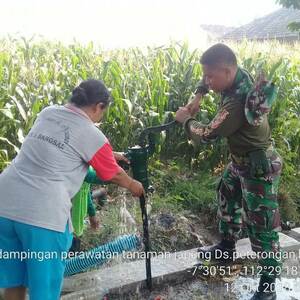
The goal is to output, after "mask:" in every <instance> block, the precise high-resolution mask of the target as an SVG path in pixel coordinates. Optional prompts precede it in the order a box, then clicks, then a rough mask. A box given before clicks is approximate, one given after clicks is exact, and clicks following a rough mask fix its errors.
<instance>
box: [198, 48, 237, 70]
mask: <svg viewBox="0 0 300 300" xmlns="http://www.w3.org/2000/svg"><path fill="white" fill-rule="evenodd" d="M200 63H201V64H202V65H207V66H212V67H215V66H218V65H221V64H226V65H231V66H236V65H237V59H236V56H235V54H234V52H233V51H232V50H231V49H230V48H229V47H228V46H226V45H224V44H222V43H218V44H215V45H213V46H212V47H210V48H208V49H207V50H206V51H205V52H204V53H203V54H202V56H201V59H200Z"/></svg>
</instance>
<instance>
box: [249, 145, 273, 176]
mask: <svg viewBox="0 0 300 300" xmlns="http://www.w3.org/2000/svg"><path fill="white" fill-rule="evenodd" d="M249 159H250V175H251V176H252V177H263V176H266V175H268V174H270V173H271V163H270V160H269V159H268V158H267V156H266V151H264V150H256V151H252V152H250V153H249Z"/></svg>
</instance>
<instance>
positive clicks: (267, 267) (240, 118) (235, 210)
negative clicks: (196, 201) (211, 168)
mask: <svg viewBox="0 0 300 300" xmlns="http://www.w3.org/2000/svg"><path fill="white" fill-rule="evenodd" d="M200 62H201V64H202V67H203V73H204V77H203V78H204V79H203V80H202V82H201V84H200V85H199V86H198V88H197V90H196V92H195V94H196V95H195V98H194V100H193V101H192V102H191V103H189V104H188V105H187V106H185V107H181V108H180V109H179V110H178V111H177V113H176V120H177V121H178V122H180V123H183V126H184V128H185V130H186V132H187V134H188V136H189V137H190V138H191V139H192V140H193V141H195V142H199V141H200V142H204V143H208V142H213V141H215V140H216V139H217V138H219V137H226V138H227V141H228V146H229V150H230V155H231V162H230V163H229V165H228V166H227V168H226V170H225V172H224V174H223V176H222V178H221V181H220V183H219V185H218V190H217V198H218V202H219V206H218V217H219V219H220V223H219V230H220V233H221V234H222V241H221V242H220V243H218V244H217V245H214V246H212V247H208V248H207V247H206V248H205V247H203V248H200V249H199V251H200V253H201V252H202V253H207V252H209V253H210V254H211V257H213V258H214V257H215V258H216V256H217V255H216V253H217V252H218V253H220V251H222V253H224V254H225V255H223V256H222V257H218V259H219V260H220V262H225V261H226V260H227V261H228V260H229V261H232V259H233V254H234V251H235V242H236V241H237V239H238V238H239V236H240V232H241V227H242V220H243V221H244V222H245V224H246V226H247V229H248V235H249V238H250V241H251V245H252V249H253V250H254V251H255V252H256V253H258V254H259V253H264V254H265V257H264V259H261V260H260V261H259V262H260V265H261V267H262V270H263V272H262V276H261V279H260V284H259V287H258V290H257V291H256V293H255V295H254V296H253V297H252V298H251V299H253V300H254V299H272V300H273V299H276V293H275V291H274V284H275V278H276V275H277V276H278V275H279V274H280V271H279V272H278V269H279V270H280V266H281V260H280V248H279V237H278V231H279V230H280V215H279V210H278V202H277V193H278V184H279V177H280V173H281V168H282V161H281V158H280V156H279V155H278V153H277V152H276V150H275V149H274V147H273V146H272V141H271V131H270V127H269V123H268V119H267V113H268V112H269V111H270V107H271V104H272V102H273V100H274V99H275V96H276V89H275V87H274V85H273V84H272V83H270V82H267V81H266V80H264V79H263V78H259V79H258V81H257V82H254V80H253V79H252V77H251V76H250V74H249V73H248V72H247V71H246V70H243V69H241V68H240V67H238V65H237V60H236V57H235V55H234V53H233V51H232V50H231V49H230V48H229V47H227V46H225V45H223V44H216V45H214V46H212V47H211V48H209V49H208V50H207V51H206V52H205V53H204V54H203V56H202V58H201V61H200ZM208 89H212V90H213V91H215V92H218V93H221V103H220V106H219V110H218V112H217V114H216V116H215V118H214V119H213V120H212V121H211V122H210V123H209V124H208V125H205V124H202V123H201V122H198V121H196V120H195V119H194V118H193V115H194V114H195V113H196V112H197V111H199V104H200V102H201V99H202V96H203V95H204V94H205V93H207V92H208ZM226 254H227V257H226ZM278 254H279V255H278ZM275 267H277V268H276V270H277V272H275V271H274V269H273V268H275ZM278 267H279V268H278Z"/></svg>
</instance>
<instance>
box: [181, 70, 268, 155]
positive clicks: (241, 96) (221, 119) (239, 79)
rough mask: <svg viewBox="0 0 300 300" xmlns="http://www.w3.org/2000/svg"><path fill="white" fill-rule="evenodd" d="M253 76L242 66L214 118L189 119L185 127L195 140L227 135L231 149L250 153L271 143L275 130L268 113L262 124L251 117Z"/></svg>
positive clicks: (212, 139)
mask: <svg viewBox="0 0 300 300" xmlns="http://www.w3.org/2000/svg"><path fill="white" fill-rule="evenodd" d="M253 84H254V83H253V79H252V78H251V76H250V75H249V73H248V72H247V71H245V70H242V69H240V68H238V71H237V74H236V77H235V80H234V83H233V85H232V87H231V88H230V89H228V90H226V91H224V92H222V94H221V103H220V106H219V109H218V112H217V114H216V116H215V117H214V119H213V120H212V121H211V122H210V123H209V124H207V125H205V124H202V123H201V122H198V121H196V120H195V119H192V118H191V119H188V120H187V121H186V122H185V123H184V128H185V130H186V132H187V134H188V136H189V137H190V138H191V139H192V140H194V141H195V142H199V141H200V142H203V143H207V142H213V141H215V140H216V139H217V138H218V137H226V138H227V140H228V145H229V149H230V152H231V153H232V154H234V155H237V156H246V155H247V153H248V152H251V151H253V150H257V149H265V150H266V149H267V148H268V147H269V146H270V145H271V131H270V127H269V123H268V119H267V114H265V115H263V116H262V117H261V121H260V123H259V124H256V125H253V124H251V123H249V122H248V121H247V118H246V115H245V102H246V99H247V95H248V93H249V91H250V90H251V88H252V87H253Z"/></svg>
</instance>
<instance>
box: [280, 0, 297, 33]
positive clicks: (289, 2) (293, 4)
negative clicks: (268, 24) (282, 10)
mask: <svg viewBox="0 0 300 300" xmlns="http://www.w3.org/2000/svg"><path fill="white" fill-rule="evenodd" d="M276 2H277V3H278V4H280V5H282V6H283V7H286V8H294V9H300V0H276ZM288 28H289V29H290V30H291V31H298V32H299V33H300V22H291V23H290V24H289V25H288Z"/></svg>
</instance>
